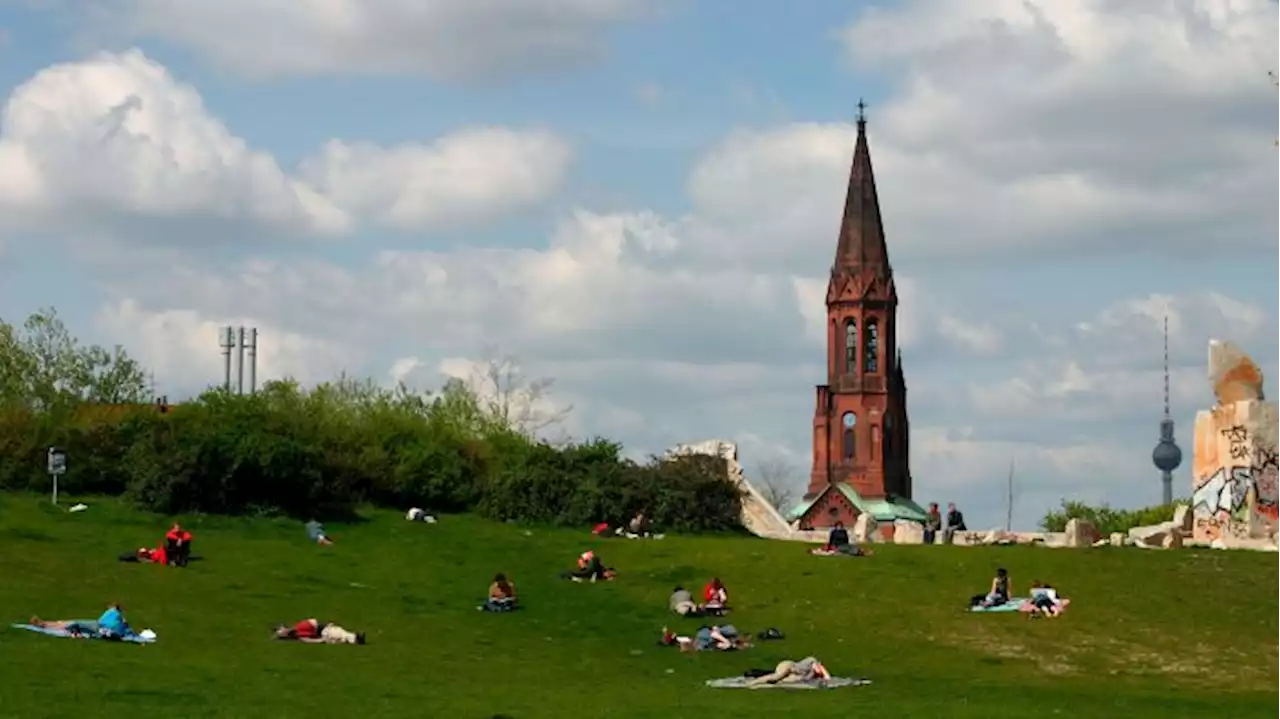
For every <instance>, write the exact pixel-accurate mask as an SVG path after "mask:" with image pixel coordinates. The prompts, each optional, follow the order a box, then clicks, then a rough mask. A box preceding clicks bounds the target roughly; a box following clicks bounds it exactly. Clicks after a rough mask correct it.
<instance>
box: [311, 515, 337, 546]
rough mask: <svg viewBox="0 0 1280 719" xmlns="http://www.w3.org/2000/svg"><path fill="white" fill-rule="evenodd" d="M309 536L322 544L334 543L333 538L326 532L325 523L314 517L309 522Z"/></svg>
mask: <svg viewBox="0 0 1280 719" xmlns="http://www.w3.org/2000/svg"><path fill="white" fill-rule="evenodd" d="M307 538H308V539H310V540H311V541H313V542H315V543H316V544H319V545H321V546H328V545H330V544H333V540H332V539H329V535H328V534H325V531H324V525H323V524H321V523H319V522H317V521H316V520H314V519H313V520H311V521H310V522H307Z"/></svg>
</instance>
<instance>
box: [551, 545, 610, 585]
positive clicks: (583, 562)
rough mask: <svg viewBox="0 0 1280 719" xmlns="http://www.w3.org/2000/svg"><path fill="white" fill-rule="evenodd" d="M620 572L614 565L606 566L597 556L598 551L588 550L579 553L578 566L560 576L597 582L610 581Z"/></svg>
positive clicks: (577, 580) (578, 580)
mask: <svg viewBox="0 0 1280 719" xmlns="http://www.w3.org/2000/svg"><path fill="white" fill-rule="evenodd" d="M617 575H618V573H617V572H616V571H614V569H613V568H612V567H606V566H604V562H602V561H600V558H599V557H597V556H596V553H595V552H593V551H591V550H587V551H585V552H583V553H582V554H580V555H578V568H577V569H576V570H574V571H572V572H564V573H562V574H561V575H560V576H562V577H564V578H565V579H572V580H573V581H575V582H588V581H589V582H595V581H597V580H603V581H609V580H611V579H613V578H614V577H616V576H617Z"/></svg>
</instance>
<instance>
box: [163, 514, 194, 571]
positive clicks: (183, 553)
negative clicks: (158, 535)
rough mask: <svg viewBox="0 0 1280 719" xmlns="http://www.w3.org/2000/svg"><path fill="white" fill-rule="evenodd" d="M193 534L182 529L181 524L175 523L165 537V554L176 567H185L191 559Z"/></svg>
mask: <svg viewBox="0 0 1280 719" xmlns="http://www.w3.org/2000/svg"><path fill="white" fill-rule="evenodd" d="M191 539H192V537H191V532H188V531H187V530H185V529H183V528H182V525H181V524H178V523H177V522H174V523H173V526H172V527H170V528H169V531H168V533H166V534H165V535H164V548H165V554H167V555H168V559H169V562H171V563H172V564H173V566H175V567H185V566H187V562H188V561H190V559H191Z"/></svg>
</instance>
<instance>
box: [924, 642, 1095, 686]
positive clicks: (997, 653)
mask: <svg viewBox="0 0 1280 719" xmlns="http://www.w3.org/2000/svg"><path fill="white" fill-rule="evenodd" d="M930 641H936V642H938V643H940V644H944V645H946V646H951V647H955V648H956V649H958V650H962V651H967V652H973V651H977V652H979V653H981V654H985V655H986V656H988V657H994V658H997V659H1002V660H1008V661H1014V662H1020V663H1025V664H1027V665H1029V666H1034V667H1035V668H1036V669H1038V670H1039V671H1041V672H1044V673H1045V674H1052V675H1054V676H1065V675H1067V674H1073V673H1075V672H1076V671H1077V667H1076V666H1075V665H1074V664H1072V663H1071V662H1069V661H1067V657H1066V656H1065V655H1064V654H1063V653H1062V652H1060V651H1055V652H1044V651H1039V650H1036V649H1033V648H1032V647H1030V646H1028V645H1027V644H1025V643H1024V642H1022V641H1020V640H1018V639H1015V638H1012V637H1008V636H998V635H996V634H995V633H982V634H978V633H974V634H970V635H967V636H955V635H952V636H950V637H947V638H945V639H943V638H941V637H937V638H935V637H930Z"/></svg>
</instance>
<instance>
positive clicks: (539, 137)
mask: <svg viewBox="0 0 1280 719" xmlns="http://www.w3.org/2000/svg"><path fill="white" fill-rule="evenodd" d="M569 159H570V150H569V146H568V144H567V143H565V141H564V140H562V139H560V138H559V137H557V136H555V135H553V134H551V133H549V132H539V131H531V132H517V131H514V130H509V129H506V128H477V129H470V130H463V131H460V132H456V133H454V134H451V135H447V136H445V137H442V138H440V139H438V140H436V141H435V142H434V143H432V144H430V145H400V146H396V147H390V148H382V147H378V146H376V145H373V144H370V143H356V144H351V143H346V142H342V141H341V140H331V141H330V142H329V143H328V144H326V145H325V146H324V149H323V150H322V151H321V153H320V154H319V156H317V157H315V158H312V159H309V160H307V161H305V162H304V163H303V165H302V168H301V174H302V176H303V177H304V178H306V179H307V181H308V182H310V183H311V185H312V186H313V187H315V188H317V189H318V190H319V191H320V192H321V193H323V194H324V195H325V196H326V197H329V198H330V199H332V200H333V201H334V202H335V203H336V204H338V205H339V206H341V207H343V208H344V209H347V210H348V211H351V212H353V213H356V214H360V215H365V216H369V217H371V218H373V219H374V220H375V221H377V222H380V223H382V224H385V225H388V226H391V227H394V228H397V229H408V230H412V229H423V228H430V227H439V226H447V225H452V224H457V223H459V222H470V221H474V220H476V219H480V218H484V217H486V216H489V215H491V214H495V213H497V214H501V213H503V212H506V211H509V210H516V209H520V208H523V207H527V206H529V205H532V204H535V203H538V202H540V201H542V200H545V199H546V198H547V197H548V196H549V195H551V194H552V193H554V192H555V191H556V190H557V189H558V188H559V186H560V184H561V182H562V181H563V179H564V173H565V170H566V169H567V168H568V165H569Z"/></svg>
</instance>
